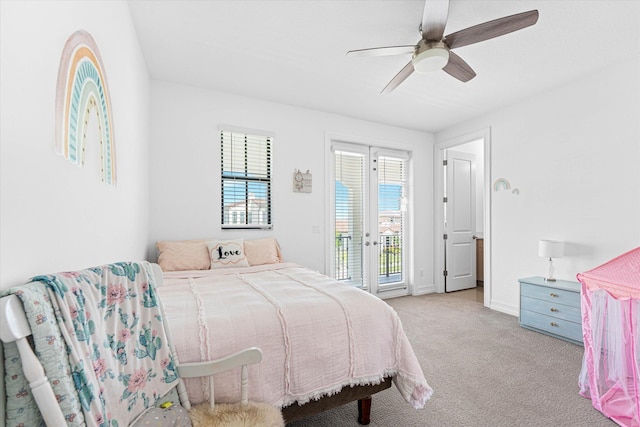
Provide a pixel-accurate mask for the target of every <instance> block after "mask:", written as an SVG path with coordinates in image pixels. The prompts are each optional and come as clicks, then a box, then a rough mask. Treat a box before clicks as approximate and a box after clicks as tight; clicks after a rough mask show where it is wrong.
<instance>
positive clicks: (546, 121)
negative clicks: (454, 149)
mask: <svg viewBox="0 0 640 427" xmlns="http://www.w3.org/2000/svg"><path fill="white" fill-rule="evenodd" d="M639 76H640V58H638V57H637V56H636V57H635V58H634V59H632V60H628V61H625V62H622V63H618V64H613V65H612V66H611V67H610V68H608V69H605V70H602V71H600V72H598V73H595V74H593V75H590V76H587V77H585V78H582V79H581V80H577V81H575V82H571V83H569V84H567V85H566V86H563V87H560V88H558V89H556V90H554V91H551V92H548V93H544V94H540V95H538V96H536V97H534V98H532V99H529V100H527V101H524V102H520V103H518V104H516V105H512V106H510V107H509V108H506V109H504V110H501V111H497V112H495V113H492V114H489V115H487V116H484V117H481V118H478V119H476V120H472V121H470V122H467V123H463V124H460V125H457V126H455V127H453V128H450V129H447V130H446V131H443V132H441V133H439V134H438V135H437V136H436V139H437V140H438V141H440V140H446V139H449V138H453V137H455V136H456V135H463V134H465V133H468V132H470V131H472V130H476V129H481V128H486V127H489V126H490V127H491V148H492V153H491V171H490V174H491V175H490V176H491V179H492V182H493V181H495V180H496V179H498V178H506V179H507V180H509V182H510V183H511V186H512V188H518V189H519V191H520V194H519V195H514V194H513V193H511V192H510V191H499V192H493V193H492V198H491V199H492V206H491V208H492V217H491V221H492V222H491V228H492V277H491V283H492V293H491V295H492V301H491V307H492V308H494V309H498V310H501V311H505V312H509V313H512V314H516V313H517V310H518V306H519V300H518V296H519V287H518V282H517V280H518V278H523V277H528V276H543V275H544V274H545V273H546V261H545V260H544V259H542V258H539V257H538V254H537V245H538V240H539V239H558V240H563V241H565V242H567V244H566V256H565V257H564V258H562V259H557V260H556V261H555V266H556V274H555V276H556V277H557V278H559V279H564V280H575V276H576V274H577V273H579V272H581V271H585V270H588V269H591V268H593V267H596V266H597V265H599V264H601V263H603V262H605V261H607V260H609V259H611V258H613V257H615V256H617V255H619V254H621V253H623V252H626V251H628V250H630V249H633V248H634V247H637V246H638V245H639V244H640V220H639V219H640V166H639V165H640V124H639V123H640V121H639V120H638V117H640V78H639Z"/></svg>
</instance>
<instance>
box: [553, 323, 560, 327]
mask: <svg viewBox="0 0 640 427" xmlns="http://www.w3.org/2000/svg"><path fill="white" fill-rule="evenodd" d="M551 326H556V327H557V326H560V325H558V324H557V323H555V322H551Z"/></svg>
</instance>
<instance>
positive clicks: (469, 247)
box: [445, 150, 476, 292]
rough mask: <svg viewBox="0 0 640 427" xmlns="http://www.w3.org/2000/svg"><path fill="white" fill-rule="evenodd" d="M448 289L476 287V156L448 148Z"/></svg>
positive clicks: (446, 189) (446, 259) (446, 279)
mask: <svg viewBox="0 0 640 427" xmlns="http://www.w3.org/2000/svg"><path fill="white" fill-rule="evenodd" d="M446 160H447V163H446V167H445V170H446V179H445V198H446V202H445V236H446V240H445V291H446V292H451V291H459V290H462V289H469V288H475V287H476V242H475V236H474V233H475V229H476V227H475V217H476V214H475V193H476V190H475V189H476V186H475V173H474V172H475V156H474V155H473V154H470V153H462V152H457V151H453V150H447V151H446Z"/></svg>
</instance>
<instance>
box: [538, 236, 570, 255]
mask: <svg viewBox="0 0 640 427" xmlns="http://www.w3.org/2000/svg"><path fill="white" fill-rule="evenodd" d="M538 255H539V256H541V257H544V258H562V256H563V255H564V242H559V241H557V240H540V241H539V242H538Z"/></svg>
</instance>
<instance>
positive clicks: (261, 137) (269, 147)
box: [218, 126, 274, 230]
mask: <svg viewBox="0 0 640 427" xmlns="http://www.w3.org/2000/svg"><path fill="white" fill-rule="evenodd" d="M218 130H219V136H220V227H221V228H222V229H223V230H239V229H241V230H246V229H256V230H271V229H272V228H273V215H272V212H273V198H272V184H273V140H274V135H273V133H272V132H266V131H261V130H251V129H242V128H236V127H233V126H220V127H219V128H218ZM238 139H240V140H243V139H244V141H245V145H244V152H243V155H244V166H245V170H244V176H238V175H236V174H235V173H234V171H231V172H230V173H229V171H226V172H227V173H225V155H224V153H225V143H231V144H233V143H234V142H235V141H237V140H238ZM248 140H250V141H252V143H257V144H261V143H264V147H260V149H259V150H258V151H256V150H253V151H252V152H251V153H250V152H249V148H248ZM227 148H228V149H230V148H229V147H227ZM260 150H264V151H260ZM251 154H253V155H255V154H258V155H259V156H260V157H259V161H260V162H264V163H265V170H264V174H263V176H250V175H251V174H254V175H260V174H259V173H258V171H257V170H254V171H250V170H249V169H248V167H249V166H248V165H249V156H250V155H251ZM227 161H231V160H229V159H227ZM229 182H236V183H238V184H241V185H242V184H244V185H245V197H244V199H234V200H233V201H228V198H227V202H225V184H228V183H229ZM252 183H253V184H264V185H265V186H266V189H265V196H266V199H265V202H266V207H265V212H253V211H252V210H250V209H249V204H250V203H251V200H252V199H251V192H250V191H249V186H250V185H251V184H252ZM253 200H255V199H253ZM229 203H244V206H245V209H244V211H238V210H235V211H230V210H229V209H228V204H229ZM225 206H226V215H225ZM232 217H233V218H240V220H241V221H242V222H243V223H242V224H240V223H230V221H231V218H232ZM255 217H258V220H259V221H260V220H262V219H263V218H264V219H265V221H266V222H265V223H264V224H251V223H249V221H250V220H252V219H253V218H255ZM225 220H226V221H225Z"/></svg>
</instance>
